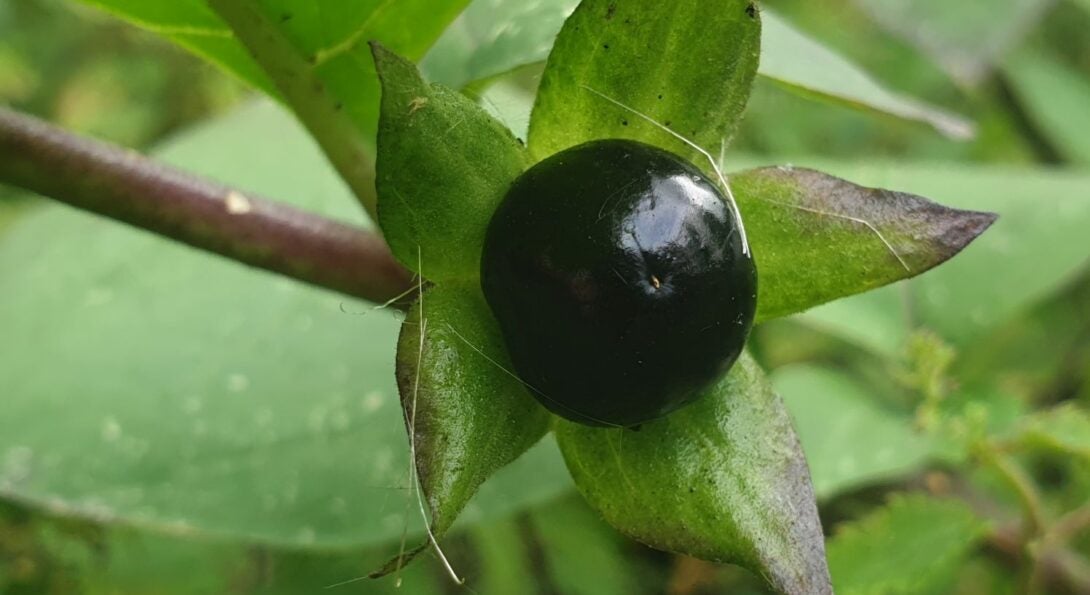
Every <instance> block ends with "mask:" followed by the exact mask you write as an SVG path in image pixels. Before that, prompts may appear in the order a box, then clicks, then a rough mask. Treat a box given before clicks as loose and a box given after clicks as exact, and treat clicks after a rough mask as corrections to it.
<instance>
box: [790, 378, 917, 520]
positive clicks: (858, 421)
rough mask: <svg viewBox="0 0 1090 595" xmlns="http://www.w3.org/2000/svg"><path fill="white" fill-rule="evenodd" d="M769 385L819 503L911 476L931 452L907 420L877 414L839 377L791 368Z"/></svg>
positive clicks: (877, 408)
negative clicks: (794, 432) (786, 414)
mask: <svg viewBox="0 0 1090 595" xmlns="http://www.w3.org/2000/svg"><path fill="white" fill-rule="evenodd" d="M772 384H773V386H775V387H776V390H777V391H778V392H780V394H782V395H783V398H784V401H785V402H786V403H787V409H788V411H790V412H791V417H792V418H794V420H795V426H796V427H797V428H798V432H799V440H801V441H802V449H803V451H804V452H805V453H806V460H807V462H809V464H810V475H811V477H812V478H813V481H814V491H815V492H816V493H817V496H818V498H819V499H823V500H825V499H829V498H831V497H833V496H836V495H837V494H839V493H841V492H844V491H847V490H851V489H855V488H859V487H861V486H865V485H868V484H873V483H877V482H882V481H889V480H891V479H896V478H898V477H903V476H905V475H908V474H910V473H914V472H916V471H918V470H919V469H920V467H922V466H923V465H924V464H926V463H927V462H928V459H929V458H931V456H932V455H933V454H934V452H935V451H936V448H935V446H934V445H932V444H931V441H930V440H929V439H928V438H927V437H925V436H923V435H921V434H919V433H917V432H916V431H914V430H913V427H912V426H913V421H914V420H913V419H912V417H911V416H908V415H903V414H900V415H899V414H897V413H896V412H894V411H890V410H888V409H885V408H883V407H882V406H881V404H879V403H877V402H875V397H874V396H873V395H870V394H868V393H867V391H866V390H865V389H864V388H862V387H861V386H860V385H859V384H858V383H856V382H855V381H854V380H852V379H851V378H849V377H848V376H847V375H845V374H843V373H839V372H836V371H833V370H829V369H822V368H816V367H810V366H791V367H787V368H781V369H779V370H776V372H775V373H774V374H773V375H772Z"/></svg>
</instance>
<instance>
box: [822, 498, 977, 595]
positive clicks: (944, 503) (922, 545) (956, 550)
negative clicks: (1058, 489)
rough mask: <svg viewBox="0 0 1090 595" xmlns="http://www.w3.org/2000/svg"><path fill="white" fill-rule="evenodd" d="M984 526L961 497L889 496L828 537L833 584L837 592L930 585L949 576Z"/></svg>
mask: <svg viewBox="0 0 1090 595" xmlns="http://www.w3.org/2000/svg"><path fill="white" fill-rule="evenodd" d="M985 529H986V526H985V524H984V523H982V522H981V521H980V520H979V519H978V518H977V517H976V515H974V514H973V511H972V510H970V509H969V507H968V506H967V505H965V504H964V503H962V502H960V501H957V500H936V499H932V498H928V497H926V496H919V495H910V496H899V497H894V498H893V499H891V500H890V502H889V504H888V505H887V506H885V507H884V508H882V509H879V510H877V511H875V512H873V513H871V514H870V515H868V516H866V517H864V518H862V519H860V520H859V521H856V522H854V523H851V524H849V525H843V526H841V527H839V528H838V530H837V533H836V536H835V537H833V539H831V540H830V541H829V569H830V570H831V571H832V574H833V585H834V586H835V587H836V592H837V593H839V594H840V595H857V594H858V595H864V594H868V595H869V594H874V595H879V594H881V595H901V594H904V595H910V594H914V593H921V592H925V591H927V590H928V589H935V588H937V587H938V586H941V584H942V583H943V582H945V581H947V580H949V579H950V578H952V576H953V573H954V572H956V571H957V569H958V568H959V567H960V566H961V564H962V562H963V560H964V559H965V558H966V557H967V556H968V554H969V553H971V552H972V551H973V549H974V548H975V547H976V544H977V543H978V542H979V541H980V539H981V538H983V537H984V534H985ZM939 592H943V591H942V590H939Z"/></svg>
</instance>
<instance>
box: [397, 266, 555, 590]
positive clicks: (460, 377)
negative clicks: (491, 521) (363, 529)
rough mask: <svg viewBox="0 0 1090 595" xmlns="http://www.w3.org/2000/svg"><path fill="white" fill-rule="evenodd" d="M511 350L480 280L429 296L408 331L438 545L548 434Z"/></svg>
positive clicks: (414, 413) (418, 437)
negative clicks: (481, 494)
mask: <svg viewBox="0 0 1090 595" xmlns="http://www.w3.org/2000/svg"><path fill="white" fill-rule="evenodd" d="M421 333H423V337H421ZM506 353H507V352H506V350H505V349H504V347H503V337H502V335H500V332H499V328H498V327H497V326H496V323H495V322H494V321H493V319H492V314H491V312H490V311H489V309H488V305H487V304H486V303H485V301H484V297H483V296H482V295H481V292H480V289H479V288H478V287H477V285H476V283H475V282H473V283H471V284H469V285H467V286H459V285H457V284H453V283H452V284H447V285H441V286H436V287H432V288H430V289H428V290H426V291H425V292H424V294H423V296H422V297H421V298H420V299H418V301H417V303H416V304H414V305H413V307H412V308H411V310H410V312H409V317H408V318H406V319H405V322H404V323H403V324H402V327H401V338H400V340H399V341H398V353H397V381H398V387H399V389H400V392H401V404H402V408H403V409H404V411H405V420H406V424H407V426H408V427H409V431H410V432H411V436H412V437H411V439H412V440H413V450H414V451H415V453H416V469H417V472H418V475H419V478H420V485H421V487H422V489H423V491H424V495H425V498H426V501H427V504H428V508H429V510H430V512H431V532H432V535H434V536H435V537H436V538H439V537H440V536H441V535H443V533H445V532H446V530H447V529H448V528H450V526H451V524H452V523H454V519H455V518H457V516H458V513H460V512H461V511H462V508H463V507H464V506H465V505H466V503H467V502H469V499H470V498H471V497H472V496H473V494H474V493H475V492H476V491H477V488H478V487H479V486H480V485H481V484H482V483H484V481H485V480H486V479H488V478H489V477H490V476H491V475H492V474H493V473H495V472H496V471H497V470H498V469H500V468H501V467H503V466H505V465H507V464H508V463H510V462H511V461H514V460H515V459H516V458H518V457H519V456H520V455H522V454H523V453H524V452H526V450H527V449H529V448H530V447H531V446H533V445H534V443H535V442H537V441H538V440H540V439H541V437H542V436H543V435H545V432H546V431H547V430H548V426H549V419H550V417H549V414H548V413H547V412H546V410H545V409H544V408H542V407H541V406H540V405H538V404H537V401H535V400H534V399H533V397H531V396H530V395H529V394H528V393H527V392H526V389H525V387H524V386H523V385H522V383H521V382H520V381H519V380H518V378H517V377H516V376H515V375H514V373H513V372H511V371H510V370H512V366H511V363H510V362H509V361H508V359H507V355H506ZM428 545H429V544H428V543H424V544H423V545H421V546H420V547H419V548H417V549H414V550H412V551H410V552H408V553H407V554H406V555H404V556H399V557H397V558H394V559H393V560H391V561H390V563H388V564H387V565H386V566H385V567H383V569H382V570H380V571H379V572H378V573H376V574H377V575H382V574H385V573H387V572H391V571H393V570H395V569H397V568H399V567H400V566H402V565H404V564H405V562H407V561H408V560H409V559H411V558H412V557H413V556H415V555H416V554H417V553H419V552H420V551H422V550H423V549H424V548H426V547H427V546H428Z"/></svg>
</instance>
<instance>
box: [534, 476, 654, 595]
mask: <svg viewBox="0 0 1090 595" xmlns="http://www.w3.org/2000/svg"><path fill="white" fill-rule="evenodd" d="M530 522H531V523H532V525H533V528H534V534H535V536H536V537H537V539H538V542H539V543H540V547H541V554H542V556H543V558H544V562H545V568H546V570H547V571H548V573H549V578H551V579H552V582H553V583H554V584H555V585H556V591H557V592H559V593H564V594H565V595H628V594H630V593H639V592H640V589H639V586H638V583H637V581H638V580H639V576H640V575H639V573H637V572H633V570H634V568H638V566H639V563H638V561H637V560H635V559H633V558H634V557H632V556H628V555H626V554H628V551H627V550H626V548H625V545H626V542H627V540H626V539H625V538H624V537H622V536H621V535H619V534H618V533H617V532H616V531H614V530H613V528H612V527H610V526H609V525H607V524H605V523H603V522H602V519H601V518H599V517H598V515H597V514H595V512H594V511H593V510H591V509H590V508H589V507H588V506H587V505H586V503H585V502H583V500H582V498H580V497H579V496H578V495H576V494H572V496H571V497H570V498H565V499H563V500H559V501H557V502H555V503H553V504H552V505H550V506H547V507H542V508H540V509H537V510H534V511H533V513H532V514H531V516H530Z"/></svg>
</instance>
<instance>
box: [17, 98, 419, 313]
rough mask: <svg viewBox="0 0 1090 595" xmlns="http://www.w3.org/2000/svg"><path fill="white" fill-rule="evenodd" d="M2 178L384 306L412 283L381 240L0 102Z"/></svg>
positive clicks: (99, 212)
mask: <svg viewBox="0 0 1090 595" xmlns="http://www.w3.org/2000/svg"><path fill="white" fill-rule="evenodd" d="M0 183H7V184H11V185H14V186H18V187H21V188H24V189H26V190H31V191H33V192H36V193H38V194H41V195H44V196H48V197H50V198H53V199H56V200H59V201H61V202H65V203H67V204H70V205H72V206H75V207H78V208H81V209H84V210H86V211H91V212H92V213H97V214H99V215H103V216H106V217H109V218H111V219H117V220H119V221H124V222H126V223H128V224H130V225H133V226H135V227H139V228H141V229H146V230H148V231H152V232H155V233H157V234H160V235H163V236H166V237H168V238H171V239H174V240H177V241H179V242H182V243H184V244H188V245H190V246H194V247H196V248H200V249H202V250H207V251H209V252H214V253H216V254H219V255H221V256H225V257H227V258H230V259H232V260H237V261H239V262H242V263H245V264H248V265H250V266H254V267H258V268H262V269H265V270H268V271H272V272H275V273H280V274H282V275H285V276H288V277H292V278H294V279H298V280H300V281H304V282H306V283H310V284H312V285H317V286H319V287H324V288H327V289H332V290H334V291H338V292H341V293H344V294H346V295H349V296H353V297H358V298H362V299H365V300H369V301H372V302H386V301H389V300H392V299H394V298H396V297H397V296H399V295H402V294H403V293H404V292H406V291H407V290H408V289H409V288H410V287H411V286H412V279H411V275H410V273H409V272H408V271H406V270H405V268H403V267H402V266H401V265H400V264H399V263H398V262H397V261H396V260H394V258H393V256H392V255H391V254H390V251H389V249H388V248H387V246H386V243H385V242H384V241H383V239H382V238H381V237H379V236H378V235H377V234H374V233H372V232H369V231H366V230H364V229H361V228H358V227H355V226H352V225H347V224H345V223H341V222H338V221H334V220H332V219H327V218H325V217H321V216H318V215H315V214H313V213H309V212H306V211H303V210H300V209H297V208H295V207H292V206H289V205H285V204H282V203H278V202H274V201H270V200H265V199H261V198H258V197H256V196H253V195H249V194H245V193H242V192H239V191H236V190H232V189H230V188H228V187H226V186H222V185H219V184H216V183H214V182H210V181H208V180H204V179H201V178H198V177H196V176H193V175H190V174H187V173H184V172H181V171H179V170H176V169H172V168H169V167H166V166H163V165H161V164H159V163H156V162H154V161H152V160H150V159H148V158H146V157H143V156H141V155H138V154H136V153H134V152H132V151H128V150H125V149H122V148H120V147H115V146H112V145H108V144H105V143H101V142H98V141H94V140H90V139H86V138H81V137H77V136H75V135H72V134H70V133H68V132H65V131H63V130H61V129H59V128H57V127H55V126H52V125H50V124H48V123H46V122H43V121H40V120H38V119H36V118H32V117H30V116H26V115H23V114H19V113H16V112H13V111H11V110H8V109H5V108H3V107H0Z"/></svg>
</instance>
